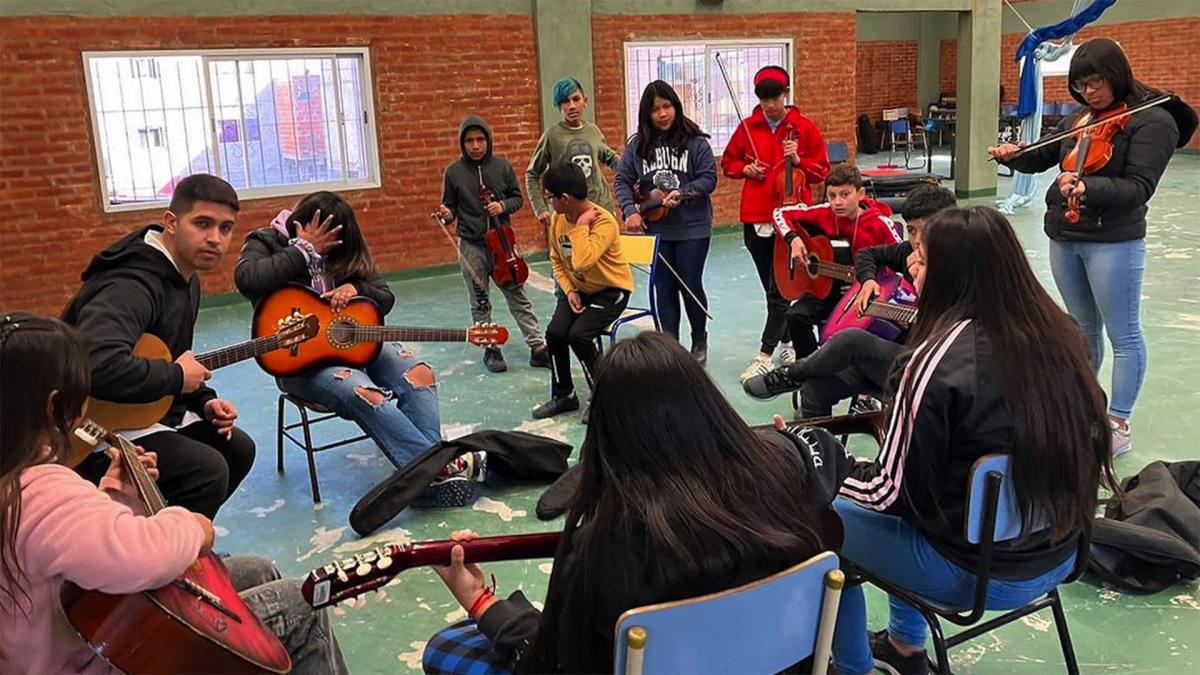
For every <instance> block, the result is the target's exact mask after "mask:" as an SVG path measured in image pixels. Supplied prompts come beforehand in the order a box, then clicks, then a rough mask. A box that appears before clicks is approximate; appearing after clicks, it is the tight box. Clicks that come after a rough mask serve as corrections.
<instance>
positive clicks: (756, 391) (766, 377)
mask: <svg viewBox="0 0 1200 675" xmlns="http://www.w3.org/2000/svg"><path fill="white" fill-rule="evenodd" d="M801 384H802V382H801V381H800V380H796V379H793V378H792V376H791V374H790V373H788V368H787V366H780V367H779V368H776V369H775V370H769V371H767V372H766V373H764V374H762V375H755V376H754V377H752V378H750V379H748V380H746V381H745V382H742V390H743V391H745V392H746V393H747V394H749V395H751V396H753V397H754V398H757V399H760V400H763V401H769V400H771V399H773V398H775V397H776V396H779V395H780V394H786V393H788V392H791V391H796V390H797V389H799V388H800V385H801Z"/></svg>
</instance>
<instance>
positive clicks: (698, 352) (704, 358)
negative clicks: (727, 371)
mask: <svg viewBox="0 0 1200 675" xmlns="http://www.w3.org/2000/svg"><path fill="white" fill-rule="evenodd" d="M692 356H693V357H694V358H695V359H696V360H697V361H699V362H700V365H702V366H703V365H706V364H707V363H708V340H707V339H701V340H692Z"/></svg>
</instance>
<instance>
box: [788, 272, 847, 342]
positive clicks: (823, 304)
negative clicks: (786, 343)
mask: <svg viewBox="0 0 1200 675" xmlns="http://www.w3.org/2000/svg"><path fill="white" fill-rule="evenodd" d="M845 290H846V287H845V286H844V285H841V284H838V285H835V286H834V287H833V291H831V292H830V293H829V295H828V296H826V297H825V299H824V300H819V299H817V298H815V297H813V296H811V295H805V296H804V297H802V298H800V299H799V300H797V301H795V302H793V303H792V304H791V306H790V307H788V308H787V309H786V310H784V319H785V320H786V322H787V334H788V337H789V338H791V340H792V348H793V349H795V350H796V358H798V359H799V358H803V357H805V356H808V355H809V354H812V353H813V352H815V351H817V346H818V345H819V344H820V343H818V342H817V328H818V327H820V325H821V324H823V323H825V320H826V319H828V318H829V315H831V314H833V310H834V308H836V307H837V303H838V300H840V299H841V297H842V293H844V292H845Z"/></svg>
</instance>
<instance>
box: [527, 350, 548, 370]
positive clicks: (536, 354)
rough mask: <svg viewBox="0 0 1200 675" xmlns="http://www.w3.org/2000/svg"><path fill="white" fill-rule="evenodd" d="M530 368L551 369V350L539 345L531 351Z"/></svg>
mask: <svg viewBox="0 0 1200 675" xmlns="http://www.w3.org/2000/svg"><path fill="white" fill-rule="evenodd" d="M529 366H530V367H531V368H549V367H550V350H549V349H546V345H538V346H536V347H534V348H533V349H530V350H529Z"/></svg>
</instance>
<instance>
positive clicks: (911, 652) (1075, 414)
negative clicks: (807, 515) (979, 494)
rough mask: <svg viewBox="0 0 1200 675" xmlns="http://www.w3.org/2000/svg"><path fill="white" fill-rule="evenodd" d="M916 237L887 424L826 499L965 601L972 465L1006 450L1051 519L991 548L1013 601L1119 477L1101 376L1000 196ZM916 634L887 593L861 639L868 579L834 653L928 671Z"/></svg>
mask: <svg viewBox="0 0 1200 675" xmlns="http://www.w3.org/2000/svg"><path fill="white" fill-rule="evenodd" d="M963 251H971V253H972V255H970V256H965V255H963ZM918 252H919V254H920V255H921V257H922V259H923V261H924V265H921V266H919V267H918V268H917V269H918V271H917V276H916V285H917V290H918V293H919V294H920V304H919V307H920V314H918V315H917V319H916V322H915V323H914V325H913V327H912V332H911V333H910V335H909V338H908V341H907V345H908V347H907V348H906V351H905V352H904V353H902V354H901V355H900V357H899V358H898V359H897V368H898V369H899V370H898V371H896V374H897V376H898V377H899V385H898V388H897V389H896V394H895V397H894V399H893V402H892V409H891V413H890V420H889V424H888V434H887V437H886V439H885V441H884V444H883V447H882V448H881V449H880V453H879V456H878V457H877V458H876V459H875V460H874V461H871V462H860V463H859V464H858V465H857V466H856V467H855V469H854V471H853V472H852V473H851V475H850V477H849V478H848V479H847V480H846V481H845V482H844V483H843V485H842V489H841V493H842V497H843V498H841V499H838V501H837V502H836V503H835V507H836V508H837V510H838V513H839V515H841V517H842V520H843V522H844V524H845V528H846V541H845V545H844V546H843V549H842V553H843V555H844V556H845V557H846V558H847V559H848V560H850V561H852V562H854V563H855V564H857V565H859V566H862V567H864V568H866V569H868V570H871V571H872V572H875V573H877V574H880V575H882V576H884V577H886V578H887V579H889V580H891V581H892V582H894V583H897V584H899V585H901V586H903V587H904V588H907V589H910V590H912V591H914V592H916V593H918V594H920V595H922V596H924V597H928V598H930V599H932V600H934V601H936V602H940V603H943V604H946V605H950V606H968V605H970V603H971V599H972V597H973V593H974V587H975V577H974V576H973V575H972V574H970V573H969V572H967V571H966V569H974V567H975V565H976V563H977V562H978V561H977V555H978V552H977V547H975V546H972V545H970V544H968V543H967V542H966V540H965V538H964V536H963V532H964V514H965V512H966V505H967V494H966V487H967V476H968V474H969V472H970V470H971V466H972V464H973V463H974V462H975V461H976V460H978V459H979V458H980V457H982V456H984V455H987V454H992V453H1003V454H1011V455H1012V461H1013V475H1012V480H1013V483H1014V486H1015V488H1016V495H1017V500H1018V502H1019V503H1020V506H1021V510H1022V512H1023V513H1024V514H1025V516H1026V522H1029V521H1030V519H1031V518H1033V517H1034V516H1033V514H1037V516H1036V517H1038V518H1040V519H1042V520H1044V522H1045V523H1046V524H1047V525H1048V527H1047V528H1046V529H1044V530H1041V531H1039V532H1036V533H1033V534H1027V535H1023V536H1022V537H1020V538H1018V539H1016V540H1014V541H1012V542H1006V545H1005V546H1004V547H1003V548H1002V549H1000V550H997V551H996V553H995V554H994V558H993V563H992V576H993V580H992V582H991V585H990V586H989V595H988V600H989V604H990V605H991V606H994V607H996V608H997V609H999V608H1004V607H1013V606H1017V605H1019V604H1023V603H1025V602H1027V601H1029V600H1031V599H1033V598H1035V597H1038V596H1040V595H1042V594H1044V593H1045V592H1046V591H1048V590H1049V589H1051V588H1053V587H1054V586H1056V585H1057V584H1058V583H1059V582H1061V581H1062V580H1063V579H1064V578H1065V577H1066V576H1067V574H1068V573H1069V572H1070V571H1071V569H1072V568H1073V566H1074V564H1075V552H1076V549H1077V544H1078V538H1079V537H1080V536H1081V534H1082V532H1083V530H1084V529H1085V528H1086V527H1087V526H1088V523H1089V522H1090V521H1091V519H1092V517H1093V516H1094V515H1095V508H1096V493H1097V490H1098V488H1099V487H1100V486H1101V484H1104V485H1105V486H1108V487H1110V488H1115V479H1114V478H1113V474H1112V460H1111V455H1110V453H1109V437H1108V433H1107V432H1108V421H1107V417H1106V414H1105V399H1104V392H1103V391H1102V390H1101V389H1100V385H1099V383H1098V382H1097V381H1096V377H1095V375H1094V374H1093V372H1092V369H1091V365H1090V364H1089V362H1088V353H1087V347H1086V346H1085V344H1084V341H1083V336H1082V334H1081V333H1080V331H1079V328H1078V326H1077V325H1076V324H1075V322H1074V320H1072V319H1071V317H1070V316H1068V315H1067V314H1066V313H1065V312H1063V311H1062V310H1061V309H1059V307H1058V305H1056V304H1055V303H1054V300H1053V299H1051V298H1050V296H1049V294H1047V293H1046V291H1045V290H1044V289H1043V288H1042V287H1041V285H1040V284H1039V283H1038V280H1037V278H1036V277H1035V276H1034V274H1033V270H1032V269H1031V268H1030V267H1029V263H1028V261H1027V260H1026V257H1025V252H1024V249H1023V248H1022V246H1021V243H1020V241H1018V240H1017V237H1016V234H1015V233H1014V232H1013V230H1012V226H1011V225H1009V223H1008V221H1007V220H1005V219H1004V216H1002V215H1001V214H1000V212H999V211H996V210H995V209H992V208H990V207H982V206H976V207H971V208H965V209H964V208H949V209H945V210H942V211H940V212H938V213H937V214H936V215H934V216H933V217H932V218H931V219H930V220H929V221H928V223H927V224H926V225H925V231H924V236H923V238H922V240H921V243H920V246H919V249H918ZM981 260H982V261H985V262H984V264H981V263H980V261H981ZM925 637H926V624H925V620H924V619H923V618H922V616H921V615H920V613H918V612H917V610H916V609H914V608H913V607H911V606H909V605H907V604H905V603H904V602H903V601H901V600H898V599H896V598H892V600H891V622H890V624H889V628H888V630H887V631H886V632H883V631H881V632H880V633H878V634H875V635H872V636H871V639H870V642H868V634H867V616H866V604H865V600H864V598H863V594H862V590H861V588H859V587H854V588H847V590H846V592H845V594H844V595H843V596H842V604H841V608H840V609H839V613H838V624H837V631H836V633H835V635H834V665H835V666H836V667H837V669H838V672H840V673H846V674H847V675H856V674H858V673H866V672H873V668H874V666H873V662H872V650H874V657H875V658H876V659H881V660H884V661H886V662H888V663H890V664H891V665H892V666H894V667H895V668H896V669H897V670H898V671H899V672H903V673H906V674H907V673H914V672H915V673H923V672H926V666H927V664H926V660H925V653H924V645H925ZM868 645H870V646H868Z"/></svg>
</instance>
